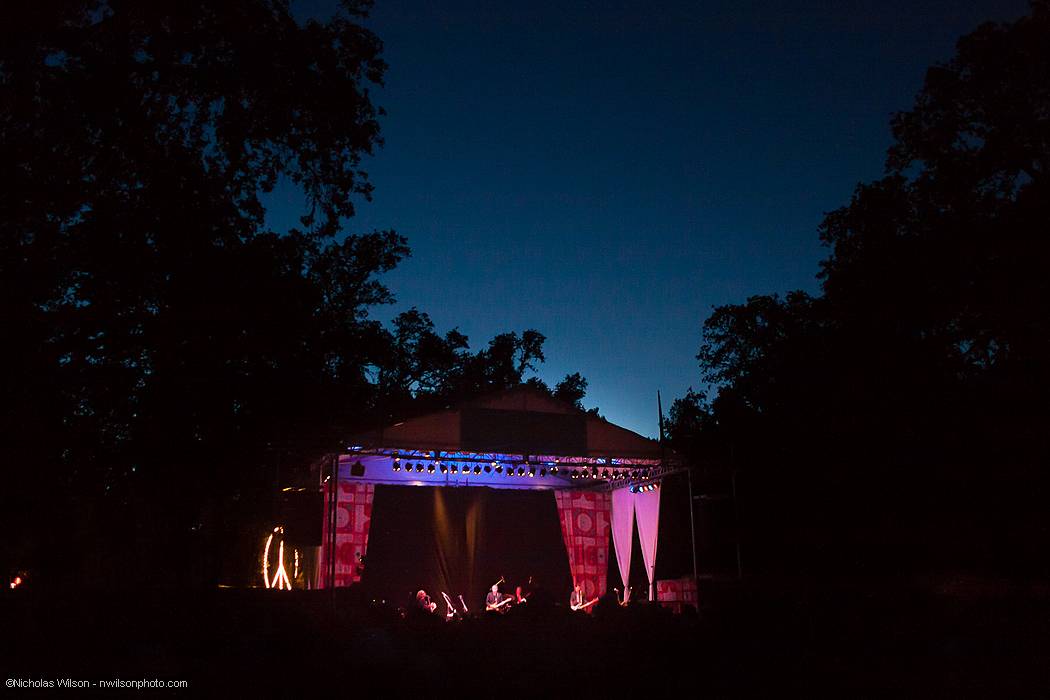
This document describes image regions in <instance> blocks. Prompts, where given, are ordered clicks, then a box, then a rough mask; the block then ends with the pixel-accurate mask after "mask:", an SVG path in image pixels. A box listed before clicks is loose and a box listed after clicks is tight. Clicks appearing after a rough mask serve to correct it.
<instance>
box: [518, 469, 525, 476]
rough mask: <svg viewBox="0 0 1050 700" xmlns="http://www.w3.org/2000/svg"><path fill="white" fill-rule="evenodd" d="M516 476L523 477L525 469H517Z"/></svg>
mask: <svg viewBox="0 0 1050 700" xmlns="http://www.w3.org/2000/svg"><path fill="white" fill-rule="evenodd" d="M518 476H525V467H518Z"/></svg>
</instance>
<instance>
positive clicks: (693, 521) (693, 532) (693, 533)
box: [686, 468, 700, 588]
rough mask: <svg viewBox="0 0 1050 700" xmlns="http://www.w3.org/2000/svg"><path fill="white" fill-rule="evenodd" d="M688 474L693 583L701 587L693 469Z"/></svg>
mask: <svg viewBox="0 0 1050 700" xmlns="http://www.w3.org/2000/svg"><path fill="white" fill-rule="evenodd" d="M686 476H687V477H689V534H690V539H691V540H692V542H693V583H694V584H696V585H697V587H698V588H699V584H698V583H697V582H698V581H699V580H700V577H699V575H698V574H697V570H696V519H695V517H694V516H693V470H692V468H689V469H688V470H687V471H686Z"/></svg>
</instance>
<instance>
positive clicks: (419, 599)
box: [416, 590, 437, 613]
mask: <svg viewBox="0 0 1050 700" xmlns="http://www.w3.org/2000/svg"><path fill="white" fill-rule="evenodd" d="M416 606H418V608H419V609H420V610H421V611H422V612H426V613H432V612H434V610H435V609H436V608H437V603H432V602H430V596H428V595H427V592H426V591H423V590H421V591H419V592H418V593H416Z"/></svg>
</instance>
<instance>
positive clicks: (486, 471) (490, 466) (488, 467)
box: [485, 464, 492, 474]
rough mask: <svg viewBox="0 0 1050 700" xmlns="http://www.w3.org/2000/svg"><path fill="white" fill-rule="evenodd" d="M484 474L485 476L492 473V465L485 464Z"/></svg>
mask: <svg viewBox="0 0 1050 700" xmlns="http://www.w3.org/2000/svg"><path fill="white" fill-rule="evenodd" d="M485 473H486V474H490V473H492V465H491V464H486V465H485Z"/></svg>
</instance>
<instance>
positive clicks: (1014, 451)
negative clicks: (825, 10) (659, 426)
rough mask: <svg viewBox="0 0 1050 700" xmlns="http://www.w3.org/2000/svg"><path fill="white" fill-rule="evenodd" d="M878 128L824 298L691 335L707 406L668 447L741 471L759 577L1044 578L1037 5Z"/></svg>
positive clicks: (678, 429) (831, 224) (836, 215)
mask: <svg viewBox="0 0 1050 700" xmlns="http://www.w3.org/2000/svg"><path fill="white" fill-rule="evenodd" d="M891 126H892V130H893V135H894V144H893V146H892V147H891V148H890V150H889V154H888V159H887V166H886V174H885V177H883V178H882V179H880V180H878V181H875V182H871V183H865V184H861V185H859V186H858V187H857V188H856V191H855V193H854V195H853V197H852V199H851V201H850V202H849V203H848V204H847V205H846V206H844V207H842V208H840V209H838V210H836V211H833V212H830V213H828V214H827V215H826V217H825V219H824V221H823V224H822V225H821V227H820V231H819V234H820V238H821V241H822V242H823V243H824V244H825V246H826V247H827V248H828V251H829V253H828V256H827V257H826V258H825V259H824V260H823V261H822V262H821V266H820V274H819V279H820V281H821V294H820V295H818V296H816V297H813V296H810V295H807V294H805V293H802V292H792V293H790V294H787V295H786V296H784V297H781V296H779V295H769V296H755V297H751V298H750V299H748V300H747V302H746V303H744V304H740V305H729V306H723V307H720V308H717V309H716V310H715V311H714V313H713V314H712V315H711V316H710V318H708V319H707V320H706V321H705V323H704V326H703V343H702V347H701V348H700V352H699V355H698V360H699V361H700V367H701V378H702V379H704V380H706V381H708V382H711V383H712V384H713V386H714V387H715V389H716V396H715V398H714V399H713V400H712V401H711V402H710V403H708V402H707V401H706V398H705V397H704V396H702V395H700V394H697V393H694V392H690V394H689V395H688V396H687V397H685V398H683V399H680V400H679V401H678V402H676V404H675V406H674V407H673V408H672V413H671V417H672V421H671V423H672V425H671V435H672V438H673V440H674V442H675V443H676V444H677V446H679V447H680V448H681V449H683V450H684V451H686V452H687V453H689V454H690V455H692V456H693V458H694V459H695V460H697V461H698V462H700V463H703V464H705V465H706V466H707V468H708V469H709V470H713V471H715V472H718V471H719V470H720V469H722V470H730V469H735V470H739V471H740V474H741V478H742V480H743V483H744V488H743V489H742V495H741V505H742V508H743V509H744V510H745V518H744V524H745V527H746V528H747V530H746V532H745V537H746V538H748V539H749V540H750V545H751V547H752V552H753V554H754V555H755V557H756V558H757V560H758V562H760V565H768V566H788V565H791V566H794V565H797V564H799V563H800V562H803V561H805V562H807V563H813V564H814V565H818V564H820V565H824V566H836V567H841V566H843V565H845V566H862V567H863V566H875V565H876V564H878V565H886V564H887V562H893V565H894V566H916V567H917V566H934V567H937V566H944V567H963V568H965V567H971V568H977V567H982V566H986V567H1017V568H1022V569H1027V570H1030V569H1031V568H1032V567H1035V568H1040V567H1041V568H1042V569H1045V559H1044V558H1042V557H1040V556H1036V555H1035V552H1036V551H1037V550H1038V549H1039V548H1043V549H1045V545H1046V544H1047V541H1046V536H1047V531H1046V528H1045V525H1040V523H1041V522H1043V518H1042V516H1041V515H1040V513H1041V510H1042V508H1043V506H1042V505H1041V504H1042V501H1043V500H1044V499H1045V496H1046V494H1047V474H1046V471H1045V464H1047V459H1046V458H1047V457H1048V456H1050V453H1048V450H1047V442H1046V438H1045V437H1044V435H1045V430H1044V428H1043V426H1045V424H1046V422H1047V417H1048V416H1047V410H1046V405H1045V398H1044V397H1045V396H1046V395H1047V393H1048V391H1050V363H1048V361H1047V358H1048V357H1050V305H1048V304H1047V302H1048V301H1050V277H1048V275H1047V271H1048V270H1050V242H1048V241H1050V239H1048V238H1047V232H1050V181H1048V178H1047V172H1048V171H1047V168H1048V166H1050V6H1048V5H1047V3H1045V2H1035V3H1033V4H1032V7H1031V13H1030V14H1029V15H1028V16H1026V17H1024V18H1022V19H1020V20H1019V21H1017V22H1015V23H1012V24H985V25H982V26H981V27H979V28H978V29H977V30H976V31H974V32H973V33H972V34H970V35H968V36H965V37H963V38H962V39H961V40H960V41H959V43H958V47H957V52H956V55H955V56H954V57H953V58H952V59H951V60H950V61H948V62H946V63H944V64H942V65H937V66H934V67H932V68H930V69H929V71H928V72H927V74H926V80H925V82H924V84H923V87H922V90H921V91H920V93H919V95H918V96H917V98H916V101H915V105H914V106H913V108H912V109H911V110H909V111H906V112H902V113H900V114H897V115H896V116H895V117H894V118H893V120H892V123H891ZM1003 512H1006V513H1008V515H1005V516H1004V515H1002V513H1003ZM996 513H998V514H999V515H995V514H996ZM1019 533H1026V534H1025V537H1023V538H1022V537H1019V536H1017V535H1018V534H1019ZM1040 533H1041V534H1040ZM1034 540H1038V541H1039V542H1040V543H1041V544H1039V545H1035V544H1032V542H1033V541H1034ZM1026 543H1027V544H1026Z"/></svg>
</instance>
